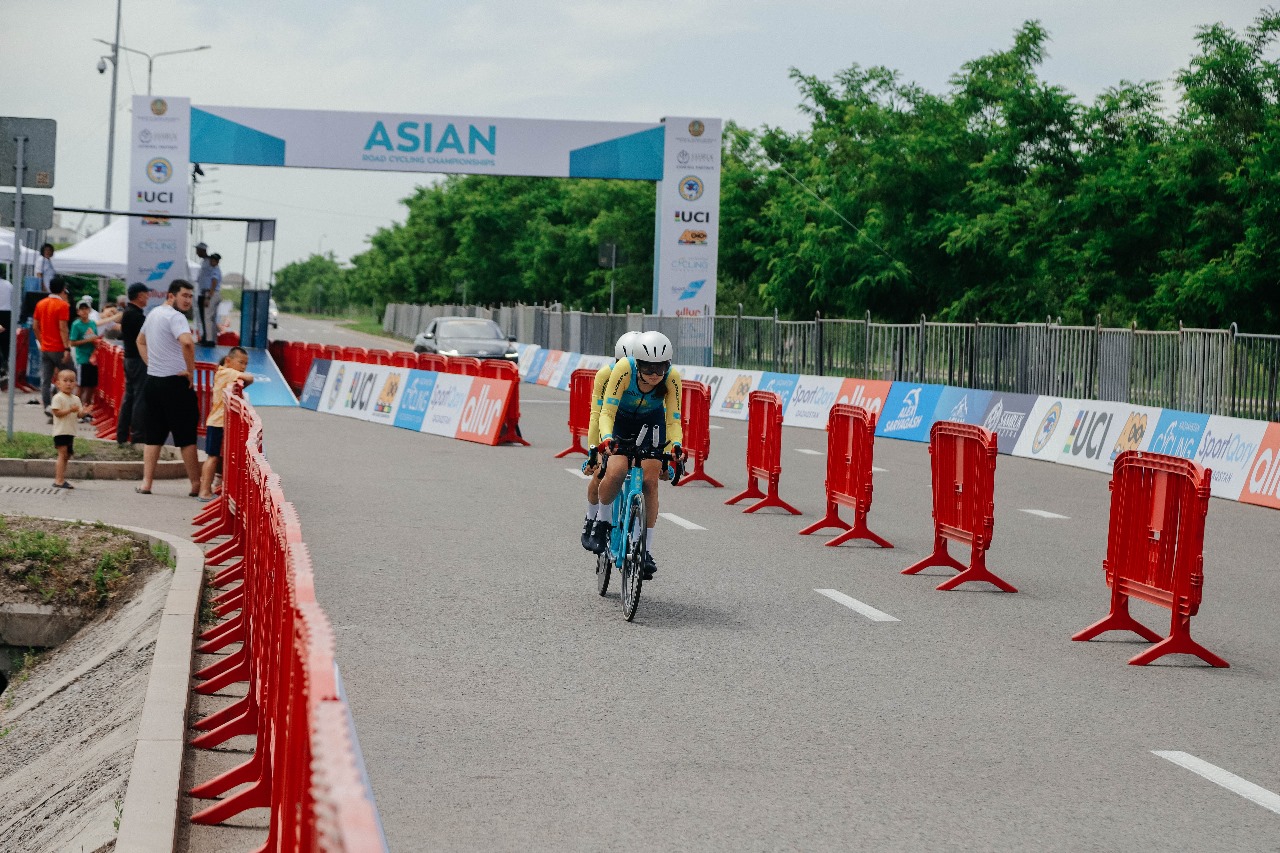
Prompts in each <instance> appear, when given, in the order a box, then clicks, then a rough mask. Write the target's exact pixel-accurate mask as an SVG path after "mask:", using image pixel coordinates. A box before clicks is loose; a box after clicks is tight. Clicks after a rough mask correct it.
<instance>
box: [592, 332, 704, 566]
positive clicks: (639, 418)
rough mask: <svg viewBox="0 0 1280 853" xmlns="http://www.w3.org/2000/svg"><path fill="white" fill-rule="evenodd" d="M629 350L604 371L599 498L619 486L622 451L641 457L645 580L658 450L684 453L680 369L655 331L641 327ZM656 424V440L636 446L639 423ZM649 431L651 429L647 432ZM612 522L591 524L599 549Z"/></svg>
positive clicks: (608, 498)
mask: <svg viewBox="0 0 1280 853" xmlns="http://www.w3.org/2000/svg"><path fill="white" fill-rule="evenodd" d="M631 352H632V355H631V356H630V357H629V358H627V359H625V360H623V361H619V362H618V363H617V364H615V365H614V366H613V370H612V371H611V372H610V374H609V383H608V387H607V388H606V390H605V397H604V403H603V404H602V405H601V406H600V435H601V439H600V446H601V447H602V448H605V449H606V450H607V452H608V453H609V461H608V462H607V464H606V467H605V475H604V481H603V482H602V483H601V484H600V495H599V498H600V501H601V502H602V503H604V504H606V505H608V504H612V503H613V500H614V498H616V497H617V496H618V492H619V491H621V489H622V481H623V480H624V479H625V478H626V476H627V471H628V469H629V467H630V463H629V462H628V460H627V455H626V454H627V452H632V453H637V454H638V455H639V456H640V457H641V463H640V467H641V469H642V471H643V473H644V499H645V509H646V515H647V517H646V518H645V527H646V528H647V529H646V531H645V559H644V567H643V571H642V574H641V577H642V578H643V579H644V580H649V579H651V578H652V577H653V575H654V573H655V572H657V570H658V566H657V563H656V562H654V559H653V526H654V524H656V523H657V521H658V479H659V478H662V479H667V476H668V474H667V471H665V470H664V467H665V466H664V465H663V463H662V459H661V456H662V454H663V453H668V454H670V455H671V456H672V457H673V458H675V459H681V458H683V456H684V450H683V449H682V448H681V447H680V442H681V440H682V439H683V438H684V434H683V432H682V431H681V429H680V373H679V371H677V370H674V369H673V368H672V367H671V355H672V353H673V352H674V347H672V346H671V341H670V340H669V339H668V338H667V336H666V335H664V334H662V333H661V332H645V333H644V334H642V335H641V336H640V339H639V340H638V341H636V343H635V345H634V346H633V347H632V350H631ZM646 426H647V427H649V429H650V430H657V436H658V439H657V441H655V442H653V443H652V444H651V443H650V441H649V440H648V439H646V440H645V442H644V446H643V447H636V439H637V437H638V436H639V434H640V430H641V428H642V427H646ZM651 434H652V433H651ZM611 529H612V524H611V523H610V522H609V521H608V520H604V519H602V520H599V521H598V522H597V523H596V525H595V534H596V541H597V543H599V544H598V547H599V548H600V551H597V553H600V552H601V551H603V550H604V549H605V548H606V547H608V541H609V532H610V530H611Z"/></svg>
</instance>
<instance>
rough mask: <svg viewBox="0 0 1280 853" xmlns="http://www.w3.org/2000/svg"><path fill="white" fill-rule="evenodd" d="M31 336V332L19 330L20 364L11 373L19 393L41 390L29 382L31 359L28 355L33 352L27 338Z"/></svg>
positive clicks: (14, 385)
mask: <svg viewBox="0 0 1280 853" xmlns="http://www.w3.org/2000/svg"><path fill="white" fill-rule="evenodd" d="M30 334H31V332H30V331H29V330H27V329H23V328H19V329H18V358H17V361H18V363H17V364H15V365H13V369H12V370H10V371H9V375H10V376H11V377H13V387H14V388H16V389H17V390H19V391H26V392H30V391H39V390H40V389H39V388H37V387H35V386H34V385H32V384H31V383H30V382H28V381H27V371H28V367H27V362H28V360H29V358H30V356H29V355H28V353H29V352H30V350H31V344H30V342H29V341H28V340H27V336H28V335H30ZM36 381H39V380H36Z"/></svg>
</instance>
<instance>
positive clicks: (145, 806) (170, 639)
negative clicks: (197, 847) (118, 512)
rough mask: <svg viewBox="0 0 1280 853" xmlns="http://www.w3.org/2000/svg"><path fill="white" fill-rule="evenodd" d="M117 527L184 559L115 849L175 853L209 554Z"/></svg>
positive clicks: (164, 620)
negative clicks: (194, 653)
mask: <svg viewBox="0 0 1280 853" xmlns="http://www.w3.org/2000/svg"><path fill="white" fill-rule="evenodd" d="M113 526H117V527H120V529H121V530H127V531H129V532H130V533H133V534H135V535H136V536H138V537H139V538H140V539H145V540H147V541H149V542H151V543H153V544H155V543H158V542H163V543H165V544H166V545H168V546H169V553H170V554H172V555H173V556H174V558H175V559H176V561H177V566H176V568H175V569H174V573H173V582H172V583H171V584H170V586H169V596H168V598H167V599H166V600H165V604H164V611H163V612H162V614H161V616H160V633H159V635H158V636H157V637H156V648H155V653H154V655H153V657H152V660H151V678H150V680H149V681H148V683H147V695H146V699H145V700H144V702H143V705H142V719H141V720H139V721H138V739H137V744H136V746H135V747H134V752H133V766H132V767H131V768H130V770H129V783H128V786H127V787H126V789H125V795H124V808H123V811H122V813H121V817H120V831H119V834H118V835H117V836H116V847H115V849H116V851H117V853H161V851H163V853H171V851H172V850H173V847H174V844H175V841H176V839H177V830H178V808H179V805H180V798H181V786H182V755H183V750H184V749H185V748H186V733H187V703H188V701H189V700H190V697H191V655H192V647H193V646H194V645H195V632H196V625H197V619H198V616H199V612H200V591H201V588H202V587H203V586H204V552H203V551H202V550H201V549H200V548H199V546H197V545H195V544H194V543H192V542H189V541H187V540H185V539H181V538H179V537H177V536H171V535H169V534H166V533H157V532H156V531H154V530H143V529H142V528H138V527H124V526H121V525H113Z"/></svg>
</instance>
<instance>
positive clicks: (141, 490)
mask: <svg viewBox="0 0 1280 853" xmlns="http://www.w3.org/2000/svg"><path fill="white" fill-rule="evenodd" d="M133 490H134V491H135V492H137V493H138V494H140V495H149V494H151V490H150V489H144V488H142V486H135V487H134V489H133Z"/></svg>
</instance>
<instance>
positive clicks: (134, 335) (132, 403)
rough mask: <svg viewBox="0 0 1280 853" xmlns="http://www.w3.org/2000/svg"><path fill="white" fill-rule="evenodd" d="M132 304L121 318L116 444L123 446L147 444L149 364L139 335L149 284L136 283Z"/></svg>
mask: <svg viewBox="0 0 1280 853" xmlns="http://www.w3.org/2000/svg"><path fill="white" fill-rule="evenodd" d="M128 295H129V302H128V304H126V305H125V306H124V316H123V317H121V318H120V340H121V342H122V343H123V344H124V399H123V400H121V401H120V417H119V419H118V420H117V421H116V443H117V444H119V445H122V446H123V445H125V444H129V443H130V442H133V443H137V442H141V441H144V440H145V438H146V431H145V429H144V424H145V420H144V418H143V412H144V407H145V402H144V401H143V399H142V387H143V386H144V385H146V383H147V363H146V362H145V361H143V360H142V355H141V353H139V352H138V332H140V331H142V321H143V320H145V319H146V314H145V313H144V311H143V309H144V308H146V307H147V298H148V297H149V296H150V295H151V291H150V290H149V289H148V288H147V286H146V285H145V284H143V283H142V282H140V281H135V282H134V283H133V284H131V285H129V294H128Z"/></svg>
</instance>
